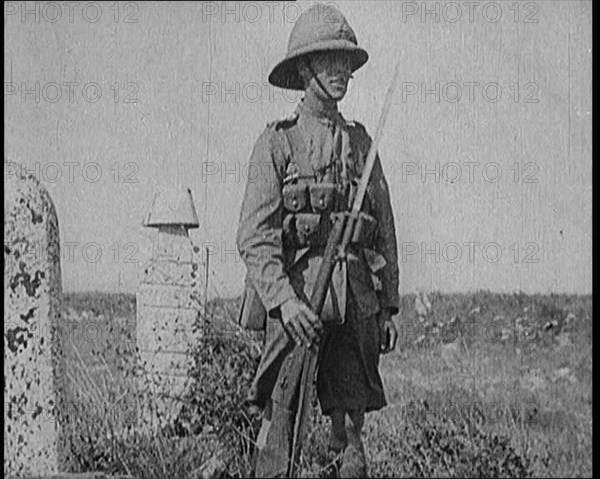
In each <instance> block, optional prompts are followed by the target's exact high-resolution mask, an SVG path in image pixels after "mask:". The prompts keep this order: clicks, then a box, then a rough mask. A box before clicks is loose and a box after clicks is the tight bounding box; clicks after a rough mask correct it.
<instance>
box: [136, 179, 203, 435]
mask: <svg viewBox="0 0 600 479" xmlns="http://www.w3.org/2000/svg"><path fill="white" fill-rule="evenodd" d="M144 226H146V227H151V228H157V229H158V234H157V239H156V243H155V244H154V250H153V254H152V258H151V259H150V261H149V262H148V263H147V265H146V266H145V268H144V270H143V273H142V278H141V279H140V289H139V291H138V294H137V345H138V349H139V354H140V359H141V361H142V365H143V369H144V370H145V372H146V375H145V377H144V378H142V383H143V384H140V386H141V387H144V388H145V389H144V390H148V389H149V390H150V391H151V393H152V394H151V395H150V397H149V400H150V401H152V404H151V406H152V407H154V410H149V409H147V408H146V407H145V408H144V409H143V412H142V415H145V417H141V420H142V421H143V423H144V424H150V425H151V427H154V426H157V425H158V426H164V425H166V424H170V423H171V422H172V421H173V420H174V419H175V418H176V417H177V414H178V412H179V410H180V408H181V403H180V402H179V401H178V400H177V398H179V397H180V396H181V395H182V394H183V393H184V392H185V390H186V387H187V384H188V369H189V367H190V366H191V365H192V357H191V355H190V352H191V349H192V348H193V346H194V342H195V341H194V338H195V337H198V336H195V333H197V334H199V333H200V331H197V332H194V331H193V326H194V323H195V322H196V320H197V317H198V314H199V312H200V300H201V297H202V296H201V289H202V284H201V279H202V272H201V271H199V266H200V264H201V261H200V260H199V259H198V258H197V257H196V255H195V254H194V246H193V244H192V241H191V239H190V237H189V234H188V229H190V228H197V227H198V226H199V223H198V217H197V215H196V210H195V208H194V203H193V200H192V196H191V192H190V190H184V191H180V190H163V191H161V192H159V193H158V194H157V195H156V196H155V199H154V203H153V205H152V208H151V211H150V214H149V215H148V217H147V218H146V220H145V222H144Z"/></svg>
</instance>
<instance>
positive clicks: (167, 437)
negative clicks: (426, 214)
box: [66, 292, 592, 479]
mask: <svg viewBox="0 0 600 479" xmlns="http://www.w3.org/2000/svg"><path fill="white" fill-rule="evenodd" d="M414 299H415V297H414V296H412V295H409V296H406V297H404V298H403V312H404V316H403V317H402V321H401V322H400V323H399V329H400V333H401V339H400V342H399V344H398V347H397V350H396V351H395V352H393V353H391V354H390V355H387V356H385V357H383V358H382V361H381V372H382V376H383V379H384V384H385V388H386V393H387V397H388V402H389V406H388V407H386V408H384V409H383V410H381V411H379V412H376V413H372V414H369V415H368V416H367V421H366V425H365V444H366V448H367V455H368V458H369V465H370V474H371V476H373V477H399V476H400V477H405V476H411V477H412V476H421V477H431V476H439V477H469V476H471V477H475V476H504V477H518V476H519V477H520V476H527V475H530V476H534V477H559V476H565V477H580V476H581V477H587V476H591V472H592V412H591V411H592V406H591V404H592V363H591V348H592V346H591V344H592V341H591V324H592V303H591V297H589V296H588V297H576V296H566V295H553V296H525V295H495V294H491V293H486V292H480V293H477V294H472V295H466V294H465V295H439V294H436V295H432V296H431V298H430V299H431V303H432V309H431V310H429V311H426V312H425V314H421V315H418V314H417V313H416V311H415V308H414ZM132 301H133V304H135V303H134V301H135V300H134V298H133V297H130V298H129V299H128V298H125V299H124V298H123V297H122V296H121V297H119V299H118V305H117V306H115V305H114V304H113V305H112V306H111V299H110V297H102V298H100V299H98V298H97V299H94V296H93V295H88V297H86V298H85V299H83V300H82V299H81V298H77V300H76V301H73V300H72V298H71V301H69V298H67V301H66V306H67V307H70V308H71V310H70V314H71V315H73V314H81V313H82V312H83V310H84V309H85V310H86V311H88V312H89V311H90V310H93V311H94V312H95V316H94V314H92V316H93V317H92V318H91V319H90V318H88V319H87V320H86V321H87V326H85V324H86V322H85V321H84V322H81V321H80V322H79V325H80V327H88V328H89V325H90V324H91V322H90V321H93V320H94V318H96V320H98V321H100V322H103V323H104V324H105V326H104V328H105V331H106V334H105V336H104V339H103V340H94V341H91V342H90V341H81V340H79V341H77V340H75V341H73V344H72V345H70V346H68V347H67V348H66V352H67V357H68V364H69V368H68V374H69V384H70V388H69V394H70V397H71V398H72V400H73V402H74V404H75V405H77V406H78V408H74V409H73V414H72V422H71V426H72V428H73V429H72V435H71V437H72V452H73V459H74V463H75V464H77V468H78V469H79V470H80V471H83V470H105V471H108V472H113V473H115V472H120V473H127V474H131V475H133V476H135V477H140V478H141V477H143V478H144V479H152V478H157V479H159V478H169V479H172V478H175V477H177V478H185V477H189V475H190V473H191V471H193V470H194V469H196V468H197V467H198V466H200V465H201V464H202V463H203V462H204V461H205V460H206V459H208V458H209V457H211V455H212V454H213V453H214V452H215V451H217V450H219V449H220V448H221V449H222V448H223V446H224V445H225V446H230V450H229V457H228V461H229V463H230V464H231V466H230V469H229V471H228V472H229V474H230V475H231V476H232V477H241V476H244V475H247V474H248V472H249V467H250V456H251V453H252V444H253V435H254V434H255V432H256V427H255V426H256V424H254V423H253V420H252V418H249V419H248V422H247V427H245V428H244V430H243V431H242V430H240V429H239V428H238V430H237V434H238V438H237V439H231V438H235V436H231V435H229V436H228V435H221V436H219V434H216V433H215V432H214V431H213V432H208V431H209V429H210V427H208V428H207V427H204V428H203V429H202V428H201V429H202V430H201V431H198V428H197V427H196V428H195V430H194V433H191V432H190V431H191V430H192V429H193V428H188V430H187V431H188V432H185V431H184V432H182V431H181V430H180V431H175V430H173V429H171V430H169V429H165V430H161V431H158V432H155V433H152V434H144V433H143V430H140V429H139V428H136V427H134V426H135V424H136V422H135V421H136V418H137V417H138V415H139V414H138V411H140V410H141V409H140V408H141V407H142V404H141V403H140V401H145V404H147V403H148V400H149V399H151V398H148V397H147V396H144V395H140V394H139V393H136V390H135V388H134V387H133V385H134V384H136V382H135V381H134V380H133V377H134V376H135V373H132V371H135V368H132V367H131V364H132V363H131V360H132V358H133V357H134V353H133V351H134V344H135V341H134V334H133V335H132V333H134V330H132V329H131V328H127V327H125V326H126V325H130V324H131V321H135V312H134V311H135V310H134V309H132V308H131V302H132ZM90 302H91V303H93V304H92V306H90V304H91V303H90ZM235 304H236V303H235V302H234V301H221V302H219V303H217V304H216V305H213V306H214V308H213V309H212V310H211V311H212V312H213V315H215V314H216V315H217V316H226V315H229V314H230V310H233V311H234V310H235ZM421 312H422V313H423V311H421ZM569 313H572V317H571V320H570V321H568V322H565V321H564V320H565V318H566V317H567V316H568V315H569ZM98 315H99V316H98ZM456 317H458V318H460V319H461V322H462V329H461V330H460V331H461V333H460V335H457V334H456V333H455V331H454V332H451V333H448V328H449V324H450V320H451V318H456ZM98 318H100V319H98ZM519 318H521V319H519ZM553 321H554V322H555V323H556V324H554V323H552V322H553ZM551 323H552V324H551ZM452 324H454V323H452ZM549 324H550V326H548V325H549ZM119 328H121V330H120V333H119V334H120V336H119V337H120V338H121V340H120V341H116V342H115V341H114V340H111V338H114V337H115V336H114V335H115V334H116V332H115V331H116V330H118V329H119ZM507 331H508V333H507ZM88 336H89V335H88ZM74 337H75V338H77V337H78V335H77V334H74ZM79 337H82V335H79ZM232 338H233V337H232ZM247 340H248V338H247V337H246V338H245V340H244V341H247ZM232 341H241V339H239V337H238V338H237V339H235V338H233V339H232ZM227 347H229V346H227ZM235 347H236V348H237V347H238V346H235ZM244 351H246V352H245V353H244V354H248V355H249V357H253V354H254V353H252V352H251V349H250V350H244ZM223 360H224V358H223V357H216V356H215V357H214V358H213V359H212V361H214V362H215V363H218V362H219V361H223ZM224 364H225V363H224ZM217 366H218V365H217ZM126 371H127V374H125V372H126ZM215 374H216V372H215ZM244 381H247V378H246V379H244ZM232 384H233V383H232ZM243 386H244V384H243V381H242V382H239V383H238V384H236V388H237V389H240V387H242V388H243ZM207 394H208V393H207ZM235 394H238V395H239V394H241V392H240V391H239V390H238V391H236V393H235ZM236 397H238V396H236ZM150 402H151V401H150ZM207 404H208V403H207ZM210 407H212V406H205V408H208V409H210ZM238 409H243V408H241V407H238ZM205 412H206V415H205V416H203V417H204V419H203V420H202V421H204V422H205V423H206V422H207V421H208V419H207V418H211V417H215V418H216V417H217V413H218V411H215V412H214V416H211V415H210V414H212V412H211V411H205ZM221 412H222V411H221ZM242 412H244V411H243V410H242V411H240V414H241V413H242ZM231 414H232V415H233V414H234V413H233V412H232V413H231ZM244 414H245V412H244ZM226 415H227V414H226ZM219 417H221V416H219ZM236 417H237V416H236ZM240 417H242V416H241V415H240ZM312 419H313V426H312V428H311V430H310V432H309V434H310V441H308V442H307V443H308V446H307V448H306V449H305V452H304V455H303V460H304V464H303V472H302V473H303V474H304V475H305V476H313V477H334V475H335V470H336V467H335V459H336V458H335V457H332V456H331V455H330V454H328V453H327V452H326V447H325V445H326V442H327V425H328V419H327V418H323V417H322V416H320V414H319V413H318V411H315V412H314V414H313V418H312ZM234 423H235V422H234ZM242 423H244V424H246V423H245V422H244V421H243V420H242ZM235 424H237V423H235ZM196 426H197V425H196ZM203 426H210V424H203ZM224 429H227V428H224ZM232 431H233V429H231V428H230V429H228V433H231V432H232ZM225 437H229V438H230V439H229V440H230V442H228V443H225V444H224V443H223V442H222V441H223V438H225ZM225 449H226V450H227V448H225ZM234 456H235V457H234Z"/></svg>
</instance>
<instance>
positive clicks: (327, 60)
mask: <svg viewBox="0 0 600 479" xmlns="http://www.w3.org/2000/svg"><path fill="white" fill-rule="evenodd" d="M309 61H310V62H311V65H312V68H313V70H314V72H315V74H316V76H317V78H318V79H319V81H320V82H321V84H322V85H323V86H324V87H325V88H326V89H327V92H328V93H329V94H330V95H331V97H332V98H333V99H334V100H335V101H340V100H342V99H343V98H344V96H346V93H347V92H348V83H349V82H350V77H351V76H352V63H351V61H350V57H349V56H348V55H347V54H345V53H344V52H322V53H315V54H313V55H311V57H310V59H309ZM309 88H314V89H315V90H316V91H317V92H320V88H319V87H318V84H317V82H316V81H315V80H314V79H311V81H310V82H309Z"/></svg>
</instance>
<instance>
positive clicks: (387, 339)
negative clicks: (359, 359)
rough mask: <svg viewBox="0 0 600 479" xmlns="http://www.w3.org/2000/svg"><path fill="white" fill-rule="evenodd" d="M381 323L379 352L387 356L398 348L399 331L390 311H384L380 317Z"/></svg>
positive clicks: (380, 313)
mask: <svg viewBox="0 0 600 479" xmlns="http://www.w3.org/2000/svg"><path fill="white" fill-rule="evenodd" d="M378 322H379V351H380V353H381V354H387V353H389V352H391V351H393V350H394V349H395V348H396V341H397V340H398V330H397V329H396V325H395V324H394V321H392V315H391V314H390V311H389V310H388V309H382V310H381V311H380V312H379V316H378Z"/></svg>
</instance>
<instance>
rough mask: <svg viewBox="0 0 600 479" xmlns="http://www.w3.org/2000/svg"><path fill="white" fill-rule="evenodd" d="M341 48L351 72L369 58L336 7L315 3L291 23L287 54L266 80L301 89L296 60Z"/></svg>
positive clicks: (280, 85) (279, 85)
mask: <svg viewBox="0 0 600 479" xmlns="http://www.w3.org/2000/svg"><path fill="white" fill-rule="evenodd" d="M328 50H343V51H345V52H347V53H348V54H349V56H350V58H351V61H352V71H356V70H358V69H359V68H360V67H362V66H363V65H364V64H365V63H366V62H367V60H368V59H369V54H368V53H367V52H366V51H365V50H363V49H362V48H360V47H359V46H358V41H357V40H356V35H355V34H354V30H352V28H350V25H349V24H348V21H347V20H346V17H344V15H342V14H341V13H340V11H339V10H337V9H336V8H334V7H332V6H330V5H324V4H322V3H317V4H315V5H313V6H312V7H311V8H309V9H308V10H306V11H305V12H304V13H303V14H302V15H300V18H299V19H298V21H297V22H296V23H295V24H294V28H293V29H292V33H291V34H290V40H289V42H288V50H287V55H286V56H285V58H284V59H283V60H281V61H280V62H279V63H278V64H277V65H275V68H273V71H272V72H271V74H270V75H269V83H271V84H272V85H275V86H278V87H281V88H288V89H290V90H304V82H303V81H302V78H301V77H300V74H299V73H298V69H297V66H296V63H297V61H298V59H299V58H300V57H302V56H303V55H306V54H307V53H312V52H322V51H328Z"/></svg>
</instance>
